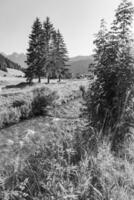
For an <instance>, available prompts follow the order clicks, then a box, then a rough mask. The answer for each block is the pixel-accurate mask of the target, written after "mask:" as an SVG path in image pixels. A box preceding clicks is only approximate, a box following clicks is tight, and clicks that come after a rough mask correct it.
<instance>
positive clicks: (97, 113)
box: [86, 0, 134, 145]
mask: <svg viewBox="0 0 134 200" xmlns="http://www.w3.org/2000/svg"><path fill="white" fill-rule="evenodd" d="M133 11H134V9H133V7H132V4H131V3H130V2H128V1H127V0H123V1H122V2H121V4H120V5H119V7H118V9H117V10H116V14H115V20H114V22H113V24H112V27H111V30H110V31H109V32H108V31H107V29H106V25H105V21H104V20H102V21H101V27H100V31H99V32H98V34H97V35H96V39H95V41H94V43H95V45H96V49H95V56H94V57H95V70H94V74H95V75H96V77H97V78H96V80H95V82H94V83H93V84H92V86H91V88H89V91H88V93H87V103H86V104H87V113H88V117H89V123H90V125H91V126H93V127H94V128H96V130H97V132H99V133H100V135H101V137H103V136H110V139H111V140H112V141H113V145H117V144H115V143H120V142H121V140H123V139H124V136H125V133H127V128H128V122H129V121H130V118H129V119H128V116H130V113H128V108H129V107H130V104H132V92H131V91H132V87H133V84H134V68H133V58H132V55H131V52H130V49H131V48H130V43H131V38H130V25H131V23H132V14H133ZM101 137H100V138H101Z"/></svg>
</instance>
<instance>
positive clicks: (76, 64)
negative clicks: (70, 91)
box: [69, 56, 93, 76]
mask: <svg viewBox="0 0 134 200" xmlns="http://www.w3.org/2000/svg"><path fill="white" fill-rule="evenodd" d="M92 62H93V56H77V57H73V58H70V61H69V65H70V66H69V69H70V71H71V72H72V73H73V75H74V76H75V75H76V74H77V73H78V74H85V73H88V68H89V64H90V63H92Z"/></svg>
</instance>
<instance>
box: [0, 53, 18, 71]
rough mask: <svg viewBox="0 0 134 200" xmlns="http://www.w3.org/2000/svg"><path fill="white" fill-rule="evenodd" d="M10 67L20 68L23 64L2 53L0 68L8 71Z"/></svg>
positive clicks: (0, 55)
mask: <svg viewBox="0 0 134 200" xmlns="http://www.w3.org/2000/svg"><path fill="white" fill-rule="evenodd" d="M8 68H11V69H17V70H20V69H21V66H20V65H19V64H17V63H14V62H12V61H11V60H9V59H8V58H6V57H5V56H3V55H2V54H0V70H2V71H7V69H8Z"/></svg>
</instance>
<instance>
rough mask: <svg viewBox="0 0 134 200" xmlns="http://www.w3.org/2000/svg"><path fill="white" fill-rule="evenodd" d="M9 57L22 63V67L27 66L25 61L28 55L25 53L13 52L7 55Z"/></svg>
mask: <svg viewBox="0 0 134 200" xmlns="http://www.w3.org/2000/svg"><path fill="white" fill-rule="evenodd" d="M7 58H8V59H10V60H12V61H13V62H15V63H18V64H19V65H21V67H22V68H27V64H26V63H25V61H26V55H25V54H24V53H20V54H18V53H12V54H10V55H7Z"/></svg>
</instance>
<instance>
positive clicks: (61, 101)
mask: <svg viewBox="0 0 134 200" xmlns="http://www.w3.org/2000/svg"><path fill="white" fill-rule="evenodd" d="M20 80H21V79H20ZM45 81H46V80H44V82H45ZM16 84H17V85H16ZM23 84H24V83H23ZM23 84H20V83H19V82H16V81H15V82H12V84H11V87H5V88H4V89H2V91H1V95H0V98H1V101H0V115H1V118H0V119H1V126H2V118H3V122H5V120H7V121H6V124H3V128H2V127H1V129H0V166H1V168H0V186H1V191H0V200H8V199H9V200H16V199H17V200H35V199H36V200H42V199H44V198H45V199H54V200H56V199H58V200H59V199H62V200H66V199H68V200H77V199H78V200H79V199H82V200H87V199H92V200H100V199H101V200H104V199H107V200H111V199H113V200H117V199H118V200H126V199H128V200H133V196H134V192H133V186H134V182H133V174H134V168H133V160H134V157H133V152H134V151H133V149H134V148H133V144H134V142H133V140H131V143H130V145H129V147H128V146H127V145H126V147H125V148H124V154H125V159H124V157H122V158H121V157H120V158H119V157H116V156H114V155H113V154H112V152H111V151H110V144H109V143H108V142H107V141H104V142H103V143H102V144H100V146H98V147H97V148H96V146H94V145H95V143H94V144H92V146H93V147H94V151H93V152H94V153H93V154H92V152H90V153H89V154H88V153H87V152H88V149H89V144H91V143H90V139H91V138H90V131H94V130H88V131H87V129H86V128H87V118H86V116H84V115H82V113H83V109H84V108H85V106H84V103H85V101H84V99H83V98H82V96H83V95H84V94H83V93H82V91H84V90H85V91H86V90H87V88H88V86H90V84H91V81H90V80H86V79H83V80H63V81H62V82H61V83H57V82H56V81H55V80H53V81H52V82H51V83H50V84H46V83H42V84H38V83H36V82H35V83H34V84H33V85H31V86H29V85H23ZM22 86H23V87H22ZM3 87H4V86H3ZM22 102H23V104H22ZM44 102H45V103H44ZM3 113H5V114H3ZM5 116H6V117H5ZM22 116H23V117H22ZM96 151H97V154H96V153H95V152H96Z"/></svg>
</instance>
